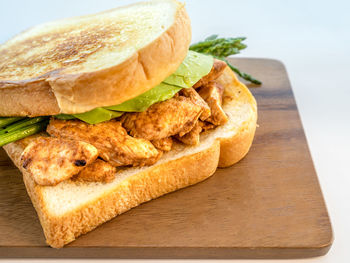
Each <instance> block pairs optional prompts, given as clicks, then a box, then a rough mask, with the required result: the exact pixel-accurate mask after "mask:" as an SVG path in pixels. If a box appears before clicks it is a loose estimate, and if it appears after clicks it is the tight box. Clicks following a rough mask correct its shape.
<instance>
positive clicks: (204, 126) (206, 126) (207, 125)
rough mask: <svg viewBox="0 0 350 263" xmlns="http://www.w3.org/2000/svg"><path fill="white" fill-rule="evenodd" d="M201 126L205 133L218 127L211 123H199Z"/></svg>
mask: <svg viewBox="0 0 350 263" xmlns="http://www.w3.org/2000/svg"><path fill="white" fill-rule="evenodd" d="M198 123H199V125H200V126H201V127H202V130H203V131H207V130H211V129H214V128H215V127H216V126H215V125H214V124H212V123H210V122H206V121H198Z"/></svg>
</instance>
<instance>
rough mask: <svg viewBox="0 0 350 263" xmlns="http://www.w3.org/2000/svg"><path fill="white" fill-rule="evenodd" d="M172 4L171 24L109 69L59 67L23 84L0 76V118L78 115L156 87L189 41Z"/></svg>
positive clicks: (183, 17)
mask: <svg viewBox="0 0 350 263" xmlns="http://www.w3.org/2000/svg"><path fill="white" fill-rule="evenodd" d="M176 3H177V12H176V15H175V20H174V23H173V24H172V25H171V26H170V27H169V28H168V29H167V30H166V31H165V32H164V33H163V34H161V35H160V36H159V37H157V38H156V39H155V40H154V41H153V42H151V43H150V44H148V45H146V46H145V47H143V48H141V49H139V50H137V51H136V52H135V53H134V54H133V55H132V56H131V57H129V58H128V59H126V60H125V61H124V62H122V63H119V64H117V65H115V66H112V67H108V68H105V69H102V70H96V71H92V72H74V74H71V73H70V72H69V71H68V73H67V72H65V71H66V69H65V68H64V67H63V68H61V69H59V70H52V71H50V72H46V73H45V74H42V75H41V76H36V77H32V78H29V79H24V80H22V79H20V80H12V79H11V78H10V79H7V78H6V77H1V74H0V116H40V115H55V114H59V113H68V114H69V113H81V112H86V111H89V110H91V109H94V108H96V107H101V106H110V105H116V104H120V103H122V102H124V101H126V100H129V99H131V98H133V97H135V96H137V95H139V94H141V93H144V92H145V91H147V90H149V89H151V88H152V87H154V86H156V85H157V84H159V83H160V82H161V81H162V80H164V79H165V78H166V77H167V76H169V75H170V74H171V73H173V72H174V71H175V70H176V69H177V67H178V66H179V65H180V63H181V62H182V61H183V59H184V58H185V56H186V54H187V52H188V47H189V44H190V41H191V27H190V20H189V17H188V15H187V13H186V10H185V8H184V6H183V4H180V3H178V2H176ZM108 12H110V11H106V13H107V14H108ZM102 15H103V14H102ZM86 33H90V34H93V33H91V32H86ZM9 42H10V41H9ZM33 42H35V41H33ZM2 52H5V55H6V54H7V55H8V53H9V52H7V50H5V51H4V50H2ZM14 55H15V54H14ZM1 69H4V70H6V67H3V68H1V67H0V73H1Z"/></svg>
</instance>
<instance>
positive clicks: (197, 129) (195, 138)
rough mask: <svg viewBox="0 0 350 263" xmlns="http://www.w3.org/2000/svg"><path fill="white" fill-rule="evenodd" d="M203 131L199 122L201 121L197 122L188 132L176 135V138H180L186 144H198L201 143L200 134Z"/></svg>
mask: <svg viewBox="0 0 350 263" xmlns="http://www.w3.org/2000/svg"><path fill="white" fill-rule="evenodd" d="M201 131H202V127H201V125H200V124H199V121H198V122H197V123H196V125H195V126H194V127H193V128H192V130H190V131H189V132H188V133H186V134H185V135H183V136H181V137H180V136H179V135H176V136H175V138H176V139H178V140H179V141H180V142H183V143H184V144H189V145H198V144H199V134H200V133H201Z"/></svg>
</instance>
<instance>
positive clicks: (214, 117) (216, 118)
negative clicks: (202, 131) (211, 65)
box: [198, 82, 228, 125]
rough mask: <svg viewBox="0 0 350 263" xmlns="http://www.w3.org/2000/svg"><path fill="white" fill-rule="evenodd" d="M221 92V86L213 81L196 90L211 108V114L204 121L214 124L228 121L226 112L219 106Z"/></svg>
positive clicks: (222, 90) (220, 103)
mask: <svg viewBox="0 0 350 263" xmlns="http://www.w3.org/2000/svg"><path fill="white" fill-rule="evenodd" d="M223 92H224V89H223V87H222V86H220V85H219V84H218V83H215V82H210V83H208V84H207V85H205V86H203V87H202V88H201V89H200V90H199V91H198V93H199V95H200V96H201V97H202V98H203V99H204V100H205V101H206V102H207V103H208V105H209V107H210V110H211V116H210V117H209V118H208V119H206V121H207V122H211V123H213V124H214V125H222V124H225V123H226V122H227V121H228V118H227V116H226V113H225V112H224V110H223V109H222V107H221V105H222V95H223Z"/></svg>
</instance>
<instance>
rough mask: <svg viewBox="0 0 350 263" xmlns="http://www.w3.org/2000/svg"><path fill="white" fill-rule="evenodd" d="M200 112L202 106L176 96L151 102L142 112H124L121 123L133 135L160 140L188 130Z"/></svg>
mask: <svg viewBox="0 0 350 263" xmlns="http://www.w3.org/2000/svg"><path fill="white" fill-rule="evenodd" d="M201 113H202V108H201V107H200V106H198V105H197V104H195V103H193V102H192V101H191V99H190V98H186V97H183V96H176V97H173V98H171V99H169V100H166V101H163V102H159V103H156V104H153V105H152V106H151V107H149V108H148V109H147V110H146V111H144V112H138V113H127V114H124V115H123V116H122V123H123V126H124V127H125V129H126V130H127V131H128V132H130V134H131V135H132V136H134V137H138V138H144V139H147V140H160V139H163V138H167V137H169V136H172V135H175V134H178V133H179V134H180V136H181V135H183V134H185V133H187V132H189V131H190V130H191V129H192V128H193V126H194V125H195V123H196V121H197V120H198V118H199V116H200V115H201Z"/></svg>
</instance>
